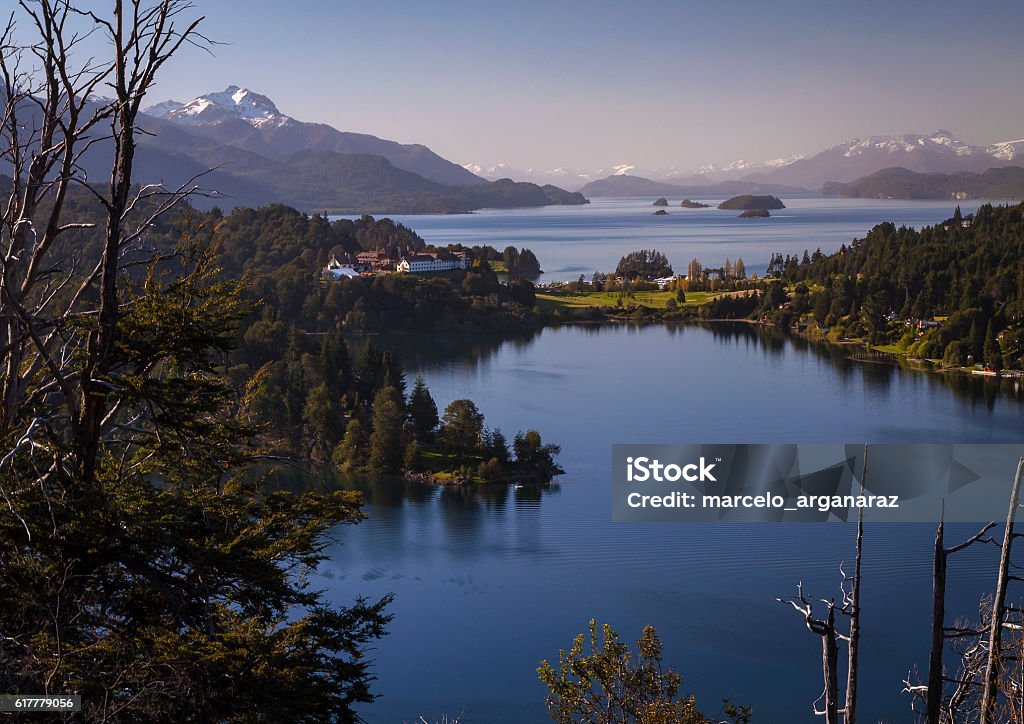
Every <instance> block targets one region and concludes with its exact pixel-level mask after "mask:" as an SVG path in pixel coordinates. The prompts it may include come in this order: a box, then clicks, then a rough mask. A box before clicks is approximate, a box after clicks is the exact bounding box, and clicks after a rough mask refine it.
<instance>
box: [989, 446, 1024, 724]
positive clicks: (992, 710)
mask: <svg viewBox="0 0 1024 724" xmlns="http://www.w3.org/2000/svg"><path fill="white" fill-rule="evenodd" d="M1022 474H1024V457H1022V458H1021V459H1020V461H1019V462H1018V463H1017V473H1016V475H1014V478H1013V487H1012V489H1011V490H1010V505H1009V508H1008V509H1007V512H1006V529H1005V530H1004V531H1003V545H1002V549H1001V551H1000V554H999V574H998V577H997V578H996V592H995V596H994V597H993V599H992V615H991V618H990V619H989V633H988V655H987V657H986V662H985V678H984V693H983V695H982V704H981V724H993V723H994V722H995V716H996V699H997V698H998V694H999V686H998V684H999V681H998V679H999V668H1000V665H1001V659H1002V649H1001V642H1002V632H1003V628H1004V626H1006V621H1005V616H1006V611H1007V607H1006V589H1007V586H1008V585H1009V582H1010V579H1011V576H1010V554H1011V551H1012V548H1013V541H1014V538H1015V536H1014V532H1013V526H1014V521H1015V519H1016V516H1017V507H1018V500H1019V498H1020V481H1021V475H1022Z"/></svg>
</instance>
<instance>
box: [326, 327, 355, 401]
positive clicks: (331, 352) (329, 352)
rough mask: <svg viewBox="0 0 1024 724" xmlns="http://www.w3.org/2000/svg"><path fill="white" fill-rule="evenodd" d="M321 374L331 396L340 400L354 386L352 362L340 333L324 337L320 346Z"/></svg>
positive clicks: (333, 332) (329, 333) (328, 334)
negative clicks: (350, 386)
mask: <svg viewBox="0 0 1024 724" xmlns="http://www.w3.org/2000/svg"><path fill="white" fill-rule="evenodd" d="M320 372H321V374H322V375H323V380H324V383H325V384H326V385H327V387H328V389H329V390H330V392H331V394H332V395H335V396H337V397H339V398H340V397H341V396H342V395H343V394H345V392H346V391H347V390H348V388H349V385H351V384H352V360H351V359H350V358H349V356H348V345H347V344H345V338H344V337H343V336H342V335H341V334H340V333H339V332H335V331H331V332H328V333H327V334H325V335H324V340H323V343H322V344H321V345H320Z"/></svg>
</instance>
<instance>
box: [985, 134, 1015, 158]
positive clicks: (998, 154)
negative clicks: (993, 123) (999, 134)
mask: <svg viewBox="0 0 1024 724" xmlns="http://www.w3.org/2000/svg"><path fill="white" fill-rule="evenodd" d="M985 150H986V151H988V153H989V155H990V156H993V157H995V158H998V159H999V160H1001V161H1015V160H1017V159H1020V158H1024V138H1022V139H1020V140H1019V141H999V142H998V143H993V144H992V145H991V146H989V147H988V148H987V149H985Z"/></svg>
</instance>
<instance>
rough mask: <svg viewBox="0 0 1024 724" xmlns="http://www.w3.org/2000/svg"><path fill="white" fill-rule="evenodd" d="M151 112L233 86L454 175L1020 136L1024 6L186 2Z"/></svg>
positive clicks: (822, 1) (720, 0)
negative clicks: (185, 46) (414, 151)
mask: <svg viewBox="0 0 1024 724" xmlns="http://www.w3.org/2000/svg"><path fill="white" fill-rule="evenodd" d="M196 5H197V11H198V12H200V13H202V14H204V15H206V18H207V19H206V21H205V23H204V25H203V28H204V31H205V32H206V33H207V34H208V35H209V36H210V37H212V38H214V39H215V40H217V41H221V42H223V43H225V44H224V45H221V46H219V47H217V48H216V49H215V50H214V54H213V56H210V55H208V54H205V53H201V52H199V51H195V50H190V51H188V52H183V53H182V54H181V56H180V57H178V58H176V59H175V60H174V62H172V64H170V65H169V66H167V67H166V68H165V70H164V73H163V76H162V77H161V79H160V81H159V84H158V86H157V88H156V89H155V90H154V91H153V92H152V94H151V99H152V101H153V102H156V101H161V100H166V99H168V98H173V99H176V100H180V101H186V100H190V99H191V98H192V97H194V96H196V95H199V94H201V93H205V92H208V91H212V90H223V88H224V87H226V86H227V85H230V84H236V85H241V86H245V87H248V88H251V89H253V90H255V91H258V92H260V93H263V94H265V95H267V96H269V97H270V98H272V99H273V100H274V101H275V102H276V103H277V105H278V106H279V107H280V109H281V110H282V111H283V112H284V113H287V114H289V115H292V116H295V117H297V118H299V119H301V120H309V121H320V122H324V123H329V124H331V125H333V126H336V127H337V128H340V129H342V130H349V131H360V132H366V133H372V134H375V135H378V136H382V137H385V138H391V139H394V140H398V141H402V142H420V143H425V144H427V145H429V146H431V147H432V148H433V149H434V150H435V151H437V152H438V153H441V154H442V155H444V156H446V157H447V158H450V159H452V160H454V161H457V162H460V163H469V162H476V163H497V162H505V163H508V164H510V165H514V166H517V167H521V168H527V167H543V168H551V167H555V166H561V165H568V166H587V167H601V166H605V167H606V166H609V165H613V164H618V163H634V164H641V165H644V166H648V167H650V166H662V167H664V166H677V167H680V168H695V167H697V166H699V165H701V164H703V163H708V162H714V163H723V162H729V161H732V160H735V159H738V158H745V159H748V160H763V159H767V158H775V157H782V156H788V155H792V154H796V153H808V152H815V151H817V150H821V149H822V148H824V147H827V146H830V145H833V144H835V143H838V142H841V141H843V140H846V139H848V138H852V137H855V136H863V135H869V134H887V133H893V134H895V133H904V132H917V131H920V132H926V131H933V130H936V129H938V128H945V129H948V130H950V131H952V132H954V133H956V134H957V135H959V136H960V137H961V138H963V139H964V140H966V141H968V142H970V143H977V144H987V143H991V142H995V141H1002V140H1011V139H1018V138H1024V93H1021V88H1020V75H1021V71H1022V70H1024V50H1022V47H1024V45H1022V44H1021V43H1020V28H1021V27H1024V4H1021V3H1014V2H1006V1H1005V0H1003V1H1001V2H992V1H990V0H979V1H975V2H971V3H965V2H950V1H947V0H933V1H928V2H924V1H920V2H917V1H911V0H902V1H900V0H891V1H889V2H883V1H879V0H845V1H838V0H837V1H833V0H804V1H799V0H775V1H774V2H748V1H740V0H707V1H705V2H683V1H680V0H676V1H675V2H661V1H654V0H651V1H647V2H644V1H638V2H626V1H625V0H620V2H605V1H604V0H590V1H589V2H577V1H576V0H572V1H558V0H548V2H533V1H532V0H519V1H516V2H466V1H463V0H435V1H434V2H430V3H423V2H395V1H390V0H374V1H373V2H372V3H355V2H348V1H347V0H343V1H335V2H329V1H327V0H292V2H281V0H249V1H247V2H235V1H229V0H217V1H216V2H214V1H213V0H196Z"/></svg>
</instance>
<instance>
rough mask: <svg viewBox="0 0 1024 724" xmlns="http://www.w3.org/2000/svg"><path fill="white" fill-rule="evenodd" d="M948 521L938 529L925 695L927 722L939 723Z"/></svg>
mask: <svg viewBox="0 0 1024 724" xmlns="http://www.w3.org/2000/svg"><path fill="white" fill-rule="evenodd" d="M944 526H945V521H944V520H943V519H941V518H940V519H939V525H938V527H937V528H936V529H935V555H934V558H933V561H932V637H931V638H932V642H931V653H930V655H929V657H928V693H927V696H926V698H925V712H926V713H925V722H927V724H939V717H940V715H941V712H942V647H943V643H944V639H945V625H946V624H945V620H946V549H945V547H944V543H943V539H944V535H945V531H944Z"/></svg>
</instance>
